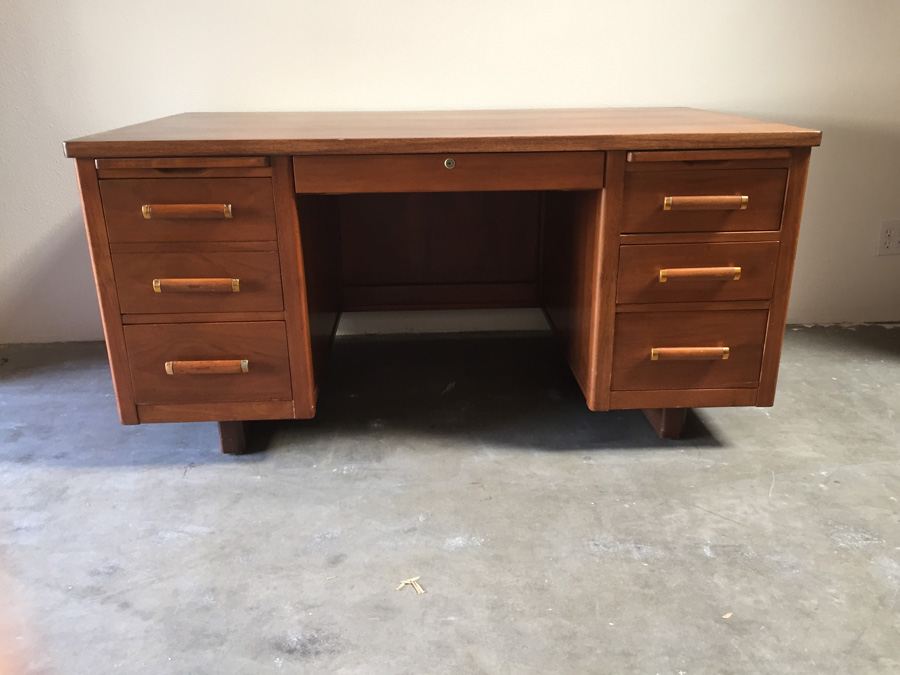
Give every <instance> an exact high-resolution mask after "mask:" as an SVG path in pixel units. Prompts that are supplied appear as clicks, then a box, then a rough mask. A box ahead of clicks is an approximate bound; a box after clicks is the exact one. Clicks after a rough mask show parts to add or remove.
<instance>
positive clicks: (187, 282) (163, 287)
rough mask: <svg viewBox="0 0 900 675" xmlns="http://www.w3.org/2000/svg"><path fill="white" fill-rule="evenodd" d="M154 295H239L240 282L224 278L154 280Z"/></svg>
mask: <svg viewBox="0 0 900 675" xmlns="http://www.w3.org/2000/svg"><path fill="white" fill-rule="evenodd" d="M153 292H154V293H240V292H241V280H240V279H229V278H227V277H225V278H208V279H199V278H198V279H193V278H183V279H154V280H153Z"/></svg>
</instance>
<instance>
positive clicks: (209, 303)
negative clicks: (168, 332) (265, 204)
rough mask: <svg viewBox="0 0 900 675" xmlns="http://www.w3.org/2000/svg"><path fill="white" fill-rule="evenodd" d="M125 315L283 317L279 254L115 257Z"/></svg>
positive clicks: (117, 282)
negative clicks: (255, 314)
mask: <svg viewBox="0 0 900 675" xmlns="http://www.w3.org/2000/svg"><path fill="white" fill-rule="evenodd" d="M112 258H113V271H114V272H115V276H116V287H117V289H118V293H119V306H120V309H121V311H122V313H123V314H167V313H175V312H264V311H280V310H281V309H283V307H284V304H283V301H282V294H281V272H280V268H279V265H278V254H277V253H275V252H274V251H267V252H256V251H254V252H247V251H241V252H233V251H218V252H214V253H212V252H210V253H155V254H153V255H148V254H146V253H114V254H113V256H112Z"/></svg>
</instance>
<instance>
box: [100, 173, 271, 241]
mask: <svg viewBox="0 0 900 675" xmlns="http://www.w3.org/2000/svg"><path fill="white" fill-rule="evenodd" d="M100 193H101V195H102V196H103V210H104V213H105V215H106V222H107V226H108V228H109V238H110V241H114V242H165V241H177V242H183V241H203V242H207V241H213V240H222V241H266V240H273V239H275V210H274V205H273V202H272V181H271V180H269V179H268V178H169V179H163V180H160V179H133V180H104V181H101V182H100ZM197 203H205V204H230V205H231V212H232V217H231V218H228V219H226V218H224V217H222V216H221V215H220V214H217V216H216V218H214V219H203V220H185V219H183V218H165V217H162V218H156V217H154V218H152V219H151V220H147V219H145V218H144V216H143V213H142V210H141V207H142V206H143V205H144V204H197ZM220 208H221V207H220Z"/></svg>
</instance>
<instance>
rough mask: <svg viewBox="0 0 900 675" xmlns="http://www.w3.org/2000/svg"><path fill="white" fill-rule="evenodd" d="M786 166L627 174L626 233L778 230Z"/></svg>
mask: <svg viewBox="0 0 900 675" xmlns="http://www.w3.org/2000/svg"><path fill="white" fill-rule="evenodd" d="M786 184H787V169H781V168H765V169H708V168H697V169H683V170H666V171H629V172H628V173H626V174H625V203H624V207H623V216H622V232H641V233H651V232H709V231H735V230H778V229H780V227H781V212H782V209H783V207H784V192H785V187H786Z"/></svg>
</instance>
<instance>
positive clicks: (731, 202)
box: [663, 195, 750, 211]
mask: <svg viewBox="0 0 900 675" xmlns="http://www.w3.org/2000/svg"><path fill="white" fill-rule="evenodd" d="M748 206H750V197H749V196H747V195H686V196H683V197H664V198H663V211H720V210H721V211H746V210H747V207H748Z"/></svg>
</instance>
